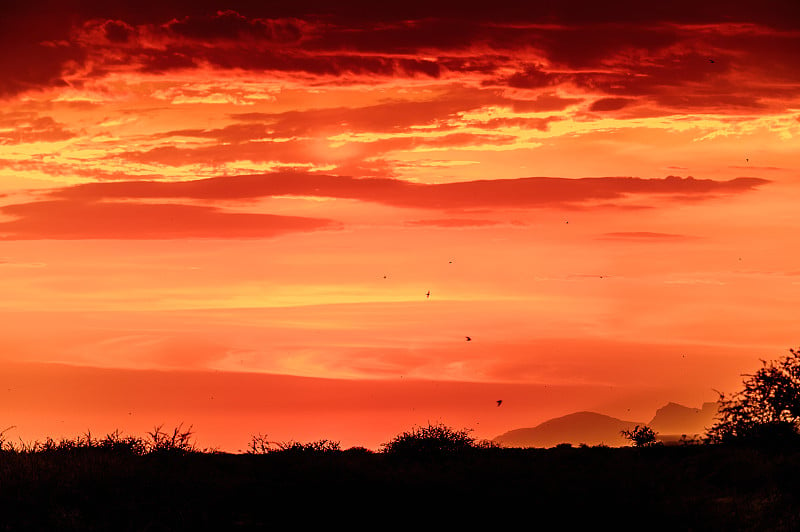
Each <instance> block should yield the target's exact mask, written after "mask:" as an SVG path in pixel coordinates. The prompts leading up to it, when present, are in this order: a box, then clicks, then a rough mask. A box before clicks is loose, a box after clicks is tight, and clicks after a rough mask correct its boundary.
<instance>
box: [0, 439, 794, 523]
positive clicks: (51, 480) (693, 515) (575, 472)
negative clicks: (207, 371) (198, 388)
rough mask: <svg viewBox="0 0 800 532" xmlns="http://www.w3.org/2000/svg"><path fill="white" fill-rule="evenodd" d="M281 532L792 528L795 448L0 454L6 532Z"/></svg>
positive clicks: (0, 513)
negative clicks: (338, 529)
mask: <svg viewBox="0 0 800 532" xmlns="http://www.w3.org/2000/svg"><path fill="white" fill-rule="evenodd" d="M519 518H522V520H521V521H519ZM287 520H288V524H289V525H291V526H294V527H298V528H299V529H306V528H307V527H308V526H309V525H329V526H332V525H335V524H338V523H342V524H344V525H345V526H348V527H350V528H366V527H369V528H370V529H377V530H381V529H400V528H402V529H408V530H411V529H417V528H421V529H426V530H427V529H430V528H434V527H435V528H442V529H443V530H454V529H459V528H463V529H465V530H470V529H476V528H483V527H492V528H493V529H498V528H500V529H503V528H510V529H512V528H513V529H524V530H552V529H554V527H555V529H587V530H592V529H599V528H600V527H601V526H602V527H603V528H607V527H608V526H609V525H610V526H611V527H612V529H614V530H623V531H640V530H641V531H648V530H798V529H800V449H797V448H791V449H787V448H783V449H774V448H773V449H757V448H752V447H749V448H745V447H728V446H722V445H688V446H673V447H663V446H662V447H652V448H603V447H591V448H555V449H496V448H494V449H493V448H488V449H473V450H470V451H468V452H461V453H456V454H450V455H445V456H442V455H439V456H422V457H420V456H417V457H408V456H404V457H401V456H391V455H387V454H382V453H370V452H368V451H366V450H363V449H351V450H346V451H303V452H289V451H285V452H274V453H268V454H261V455H255V454H253V455H248V454H242V455H230V454H219V453H216V454H215V453H208V452H206V453H200V452H175V451H171V452H161V453H149V454H144V455H137V454H130V453H124V452H117V451H113V450H108V449H92V448H88V449H87V448H82V449H72V450H63V449H62V450H50V451H38V452H8V451H4V452H0V530H112V531H122V530H142V531H145V530H147V531H158V530H191V529H198V530H199V529H209V527H211V528H212V529H216V530H256V529H264V530H266V529H273V528H284V527H286V525H287ZM603 525H606V526H603Z"/></svg>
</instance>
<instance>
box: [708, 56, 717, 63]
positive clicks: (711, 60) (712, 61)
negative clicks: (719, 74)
mask: <svg viewBox="0 0 800 532" xmlns="http://www.w3.org/2000/svg"><path fill="white" fill-rule="evenodd" d="M708 62H709V63H716V61H714V60H713V59H711V58H710V57H709V58H708Z"/></svg>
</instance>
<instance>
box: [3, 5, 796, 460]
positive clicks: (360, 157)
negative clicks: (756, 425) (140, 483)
mask: <svg viewBox="0 0 800 532" xmlns="http://www.w3.org/2000/svg"><path fill="white" fill-rule="evenodd" d="M450 7H451V5H448V4H446V3H435V4H430V5H429V4H422V3H416V2H410V3H407V4H404V5H402V6H371V5H369V4H367V3H364V2H356V3H350V4H347V5H346V6H338V7H337V8H336V9H335V10H334V9H332V8H331V7H330V5H326V3H324V2H299V3H293V4H292V5H283V4H270V3H266V4H265V3H263V2H230V3H228V4H227V5H224V6H221V5H217V4H215V3H213V2H206V1H203V2H198V3H193V4H192V5H186V4H183V3H180V2H170V3H168V4H155V3H149V2H144V3H143V4H142V5H140V6H137V8H136V9H135V10H134V9H133V8H128V7H126V6H107V5H103V4H102V3H100V2H81V3H79V4H76V5H73V6H69V7H65V6H60V5H54V3H52V2H32V3H30V5H25V6H14V7H12V8H4V9H7V10H9V11H8V16H4V17H0V18H2V19H3V22H2V28H0V29H2V30H3V31H2V32H1V33H2V37H0V42H2V44H3V45H4V46H3V49H4V51H3V53H2V55H0V72H3V74H4V75H3V76H0V98H2V100H3V108H2V111H0V273H2V275H0V289H2V293H3V298H2V300H0V314H2V319H3V323H4V327H3V334H2V335H0V347H1V348H2V349H0V353H2V355H0V364H2V365H3V366H4V367H5V370H4V374H6V375H7V376H8V377H7V378H6V379H5V381H6V382H4V383H3V384H4V386H3V388H2V389H4V390H6V391H5V394H4V396H5V397H4V399H3V400H2V401H0V408H2V410H0V415H2V416H3V418H4V422H6V425H15V426H16V427H17V429H16V430H17V431H18V433H19V434H20V435H21V436H22V437H25V438H31V439H32V438H36V437H42V436H43V435H46V434H50V435H62V434H61V433H60V432H59V431H66V432H64V433H63V435H65V436H68V435H72V434H74V433H75V432H76V431H78V432H80V431H83V430H85V429H86V428H87V426H86V423H87V420H90V419H91V420H94V423H92V424H91V426H89V427H88V428H91V429H92V430H93V431H95V430H97V431H103V430H106V429H107V430H113V429H115V428H120V429H122V430H126V431H132V432H138V433H142V432H144V430H149V429H151V428H152V427H153V426H154V425H158V424H161V423H165V424H166V425H167V426H169V425H170V424H174V425H177V424H178V423H180V422H183V423H185V424H193V425H194V427H195V430H196V433H197V436H198V438H199V439H200V441H201V442H204V443H206V444H207V445H215V444H218V445H222V444H219V443H217V442H220V441H222V440H224V439H225V438H228V440H226V443H225V444H224V445H226V446H228V445H234V444H233V443H228V441H229V440H230V439H232V436H229V435H233V434H236V435H237V437H238V439H239V440H240V441H241V444H240V445H241V446H244V445H245V444H246V434H244V433H245V432H249V433H252V434H255V433H268V434H270V435H271V436H272V435H273V434H274V435H275V438H276V439H289V438H296V439H302V438H305V439H320V438H330V439H335V440H342V441H343V443H345V444H346V445H365V446H368V447H374V446H375V445H376V444H377V443H380V442H378V441H377V440H376V438H384V439H385V440H388V438H389V437H391V435H392V434H393V433H398V432H400V431H402V430H405V429H407V428H408V426H409V425H410V424H412V423H415V424H425V423H426V422H428V421H434V420H440V421H443V422H446V423H448V424H452V425H461V426H469V427H471V428H474V429H475V435H476V436H478V437H481V438H491V437H494V436H496V435H498V434H500V433H503V432H506V431H508V430H512V429H515V428H521V427H526V426H533V425H535V424H537V423H539V422H541V421H544V420H545V419H547V418H549V417H554V416H557V415H564V414H568V413H571V412H574V411H577V410H596V411H599V412H602V413H604V414H608V415H612V416H616V417H623V418H625V419H645V418H647V419H649V418H650V417H652V412H654V411H655V409H656V408H658V407H659V406H661V405H663V404H665V403H667V402H669V401H674V402H679V403H682V404H685V405H687V406H690V407H699V406H700V405H701V404H702V403H703V402H706V401H712V400H715V399H716V398H717V395H716V392H715V391H714V390H715V389H716V390H721V391H725V392H732V391H735V390H737V389H738V387H739V384H740V382H741V374H742V373H747V372H749V371H752V370H753V369H754V368H756V367H757V366H758V359H759V358H775V357H777V356H780V355H782V354H783V353H785V352H786V351H787V350H788V349H789V348H790V347H794V346H795V345H796V344H795V343H794V342H795V341H796V339H795V338H794V337H793V333H794V332H795V330H796V323H795V320H794V319H793V315H794V313H793V312H792V311H793V309H794V308H795V307H796V301H797V300H798V296H800V252H798V251H797V250H796V246H795V244H796V242H797V237H796V235H797V234H798V230H799V229H800V219H798V216H797V214H796V205H798V200H800V181H799V180H798V177H797V175H798V170H799V169H800V168H799V166H800V165H798V162H797V155H796V153H797V152H798V148H800V144H798V140H797V135H798V134H800V90H798V89H800V66H798V64H797V61H796V59H794V58H795V57H797V54H798V53H800V29H798V28H797V27H796V26H797V25H796V23H794V22H793V21H796V20H798V19H800V18H798V17H800V13H798V7H796V6H794V5H793V4H792V3H791V2H788V1H786V2H782V1H772V2H764V3H761V4H760V5H759V6H758V7H755V6H749V5H748V6H744V5H729V4H722V3H718V2H712V3H709V4H707V5H706V4H704V5H703V6H696V5H693V4H690V3H688V2H679V3H673V4H672V5H670V6H667V7H662V8H659V9H657V10H656V9H646V8H642V7H641V6H638V7H637V4H634V3H633V2H616V3H612V4H606V5H603V6H600V5H597V4H591V3H589V2H583V1H577V0H576V1H572V2H566V3H563V4H559V6H550V5H539V4H537V5H536V6H519V5H517V4H513V3H510V4H507V3H499V4H498V5H496V6H492V7H489V6H484V7H475V8H472V7H470V8H468V9H467V8H463V6H462V8H460V9H458V10H452V9H450ZM792 17H794V18H792ZM465 338H470V341H469V342H467V341H465ZM42 364H44V365H42ZM11 376H16V379H11ZM136 383H139V384H136ZM170 383H176V384H175V386H176V387H177V388H176V389H171V388H170V386H171V384H170ZM178 383H179V384H178ZM257 383H260V384H257ZM81 386H82V387H83V388H82V389H81V390H80V391H78V390H77V389H76V388H80V387H81ZM215 387H216V388H215ZM122 390H125V393H126V394H127V396H120V397H117V396H116V395H115V394H117V393H122ZM180 390H184V391H185V393H186V394H187V395H186V396H185V397H183V398H181V394H180V393H179V392H180ZM440 390H446V392H443V391H440ZM211 397H214V399H211ZM497 400H502V401H503V403H502V406H498V404H497ZM212 401H216V402H217V403H213V402H212ZM218 403H223V404H224V405H225V406H224V407H222V406H217V404H218ZM248 405H250V406H248ZM253 405H257V407H256V406H253ZM276 405H281V406H280V408H278V407H277V406H276ZM129 412H130V414H129ZM629 412H630V413H629ZM134 413H136V414H134ZM62 427H63V428H62ZM393 427H396V428H393ZM331 432H333V433H331ZM315 434H316V436H315ZM238 435H244V437H245V439H244V440H242V438H241V437H239V436H238Z"/></svg>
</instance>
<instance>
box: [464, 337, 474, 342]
mask: <svg viewBox="0 0 800 532" xmlns="http://www.w3.org/2000/svg"><path fill="white" fill-rule="evenodd" d="M464 338H466V339H467V342H471V341H472V338H470V337H469V336H465V337H464Z"/></svg>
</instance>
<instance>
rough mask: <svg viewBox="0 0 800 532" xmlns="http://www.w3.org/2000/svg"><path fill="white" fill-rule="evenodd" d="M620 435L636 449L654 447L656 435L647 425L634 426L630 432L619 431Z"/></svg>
mask: <svg viewBox="0 0 800 532" xmlns="http://www.w3.org/2000/svg"><path fill="white" fill-rule="evenodd" d="M619 432H620V434H622V435H623V436H625V437H626V438H628V439H629V440H630V441H632V442H633V444H634V445H635V446H636V447H651V446H653V445H656V444H657V443H658V441H657V440H656V433H655V432H654V431H653V429H651V428H650V427H648V426H647V425H636V426H635V427H633V428H632V429H631V430H621V431H619Z"/></svg>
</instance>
